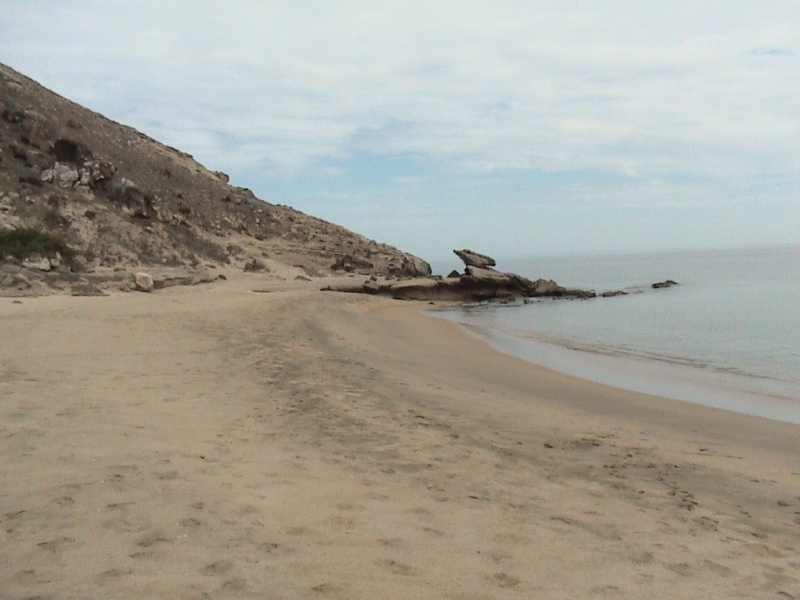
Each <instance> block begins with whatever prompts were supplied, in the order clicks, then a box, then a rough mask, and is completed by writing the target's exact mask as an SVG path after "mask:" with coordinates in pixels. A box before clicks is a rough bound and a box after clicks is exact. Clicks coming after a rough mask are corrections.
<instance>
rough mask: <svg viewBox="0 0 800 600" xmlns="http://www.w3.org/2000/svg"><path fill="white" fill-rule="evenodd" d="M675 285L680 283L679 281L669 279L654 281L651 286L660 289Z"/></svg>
mask: <svg viewBox="0 0 800 600" xmlns="http://www.w3.org/2000/svg"><path fill="white" fill-rule="evenodd" d="M673 285H678V282H677V281H672V279H667V280H666V281H659V282H658V283H654V284H653V285H652V286H651V287H652V288H653V289H654V290H658V289H661V288H668V287H672V286H673Z"/></svg>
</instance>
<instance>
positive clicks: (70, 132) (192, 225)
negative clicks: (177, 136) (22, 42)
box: [0, 65, 430, 285]
mask: <svg viewBox="0 0 800 600" xmlns="http://www.w3.org/2000/svg"><path fill="white" fill-rule="evenodd" d="M12 231H17V232H25V233H26V234H34V235H35V234H38V233H41V234H44V235H45V236H51V238H52V239H51V241H52V240H56V241H57V242H58V243H63V244H64V245H65V247H66V248H69V251H70V253H71V254H73V255H72V256H70V257H69V260H68V261H67V260H65V257H64V256H62V254H61V253H60V252H59V253H57V254H58V256H55V255H54V256H43V255H42V251H41V250H31V251H30V254H32V256H24V257H23V256H21V255H20V253H19V252H18V253H16V255H15V256H12V254H10V253H9V251H8V250H7V249H6V251H5V252H0V263H4V264H6V265H9V264H11V265H12V267H13V266H14V265H16V266H17V267H22V264H21V263H22V261H23V259H26V260H27V261H28V263H27V264H28V266H27V267H22V268H35V267H32V266H31V265H33V264H34V263H38V264H39V266H41V270H45V265H44V264H43V262H42V261H43V260H44V259H47V260H49V261H50V262H51V265H50V266H51V267H52V268H53V269H61V270H62V271H74V270H81V269H84V270H85V269H88V270H92V269H94V268H102V267H106V268H112V269H113V268H117V269H118V270H119V269H124V268H127V269H135V268H139V267H147V266H155V265H158V266H160V267H174V268H195V267H218V266H223V265H225V266H231V267H238V268H245V267H247V268H249V269H254V270H260V269H264V268H267V264H268V263H269V262H270V261H277V262H279V263H282V264H286V265H291V266H294V267H298V268H300V269H302V270H303V271H305V273H306V274H308V275H312V276H313V275H326V274H330V273H331V272H337V271H339V272H354V273H362V274H375V275H382V276H394V277H410V276H420V275H429V274H430V267H429V265H428V264H427V263H426V262H425V261H423V260H421V259H419V258H417V257H415V256H412V255H409V254H406V253H404V252H401V251H400V250H398V249H396V248H394V247H391V246H388V245H386V244H381V243H378V242H376V241H373V240H370V239H367V238H365V237H363V236H360V235H358V234H355V233H353V232H351V231H348V230H346V229H344V228H343V227H339V226H337V225H334V224H332V223H328V222H325V221H323V220H321V219H316V218H314V217H311V216H308V215H305V214H303V213H301V212H299V211H296V210H294V209H292V208H290V207H287V206H281V205H274V204H270V203H267V202H264V201H262V200H259V199H258V198H256V197H255V195H254V194H253V193H252V192H251V191H250V190H248V189H245V188H241V187H236V186H234V185H231V184H230V183H229V182H228V177H227V176H226V175H225V174H223V173H220V172H214V171H211V170H209V169H207V168H206V167H204V166H203V165H201V164H199V163H198V162H197V161H195V160H194V159H193V158H192V157H191V156H190V155H188V154H186V153H184V152H181V151H180V150H177V149H175V148H171V147H168V146H165V145H163V144H161V143H159V142H157V141H155V140H153V139H151V138H149V137H148V136H146V135H144V134H142V133H140V132H138V131H136V130H134V129H132V128H130V127H126V126H124V125H121V124H119V123H115V122H113V121H110V120H108V119H106V118H105V117H103V116H102V115H99V114H97V113H95V112H92V111H90V110H88V109H86V108H84V107H82V106H79V105H77V104H75V103H73V102H70V101H69V100H66V99H65V98H62V97H60V96H58V95H57V94H55V93H53V92H51V91H49V90H47V89H45V88H43V87H42V86H40V85H39V84H37V83H36V82H34V81H32V80H30V79H28V78H27V77H25V76H23V75H21V74H19V73H17V72H15V71H13V70H12V69H10V68H8V67H6V66H4V65H0V236H3V235H5V236H7V235H8V233H9V232H12ZM18 237H19V236H18ZM3 247H4V246H3V245H2V244H0V251H1V250H3ZM24 253H25V252H24V251H23V252H22V254H24ZM10 271H13V268H10V269H7V270H6V273H8V272H10ZM2 279H3V277H2V275H1V274H0V280H2ZM13 285H16V284H13Z"/></svg>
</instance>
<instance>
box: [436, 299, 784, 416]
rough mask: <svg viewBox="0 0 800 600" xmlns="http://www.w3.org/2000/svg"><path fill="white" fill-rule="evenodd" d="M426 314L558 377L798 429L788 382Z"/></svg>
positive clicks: (438, 313)
mask: <svg viewBox="0 0 800 600" xmlns="http://www.w3.org/2000/svg"><path fill="white" fill-rule="evenodd" d="M426 314H428V315H430V316H432V317H434V318H439V319H443V320H445V321H448V322H450V323H453V324H454V325H456V326H457V327H459V328H460V329H462V330H463V331H464V332H465V333H467V334H468V335H470V336H473V337H475V338H477V339H480V340H483V341H485V342H486V343H487V344H488V345H489V346H490V347H491V348H493V349H494V350H496V351H498V352H502V353H504V354H507V355H509V356H514V357H516V358H520V359H522V360H525V361H527V362H530V363H532V364H535V365H538V366H541V367H543V368H546V369H551V370H553V371H555V372H558V373H561V374H564V375H570V376H573V377H578V378H580V379H585V380H587V381H591V382H594V383H599V384H603V385H609V386H612V387H616V388H620V389H623V390H627V391H631V392H637V393H641V394H648V395H654V396H660V397H663V398H665V399H668V400H675V401H678V402H687V403H691V404H697V405H700V406H705V407H709V408H717V409H721V410H726V411H731V412H736V413H740V414H744V415H749V416H754V417H761V418H766V419H771V420H775V421H781V422H785V423H792V424H796V425H798V424H800V400H796V399H793V398H792V397H790V396H789V395H785V394H791V393H792V392H793V391H794V388H793V387H792V385H791V384H790V383H788V382H781V381H769V382H768V383H766V382H764V381H758V383H760V385H761V386H762V387H761V388H760V389H755V388H754V387H753V383H754V381H753V380H754V379H756V377H755V376H745V375H738V374H736V373H724V372H719V371H708V370H703V369H697V368H694V367H692V366H691V365H688V364H687V365H682V364H677V363H676V364H673V363H669V362H668V361H664V360H659V359H649V358H647V357H645V356H635V355H624V354H620V353H614V352H611V351H609V352H602V351H599V350H598V351H593V350H587V349H582V348H570V347H567V346H564V345H560V344H557V343H553V342H547V341H543V340H537V339H533V338H522V337H518V336H514V335H511V334H507V333H504V332H501V331H498V330H494V329H490V328H488V327H481V326H476V325H471V324H466V323H461V322H459V321H458V319H457V317H452V316H450V315H448V314H447V310H435V309H434V310H428V311H426ZM765 388H769V389H765Z"/></svg>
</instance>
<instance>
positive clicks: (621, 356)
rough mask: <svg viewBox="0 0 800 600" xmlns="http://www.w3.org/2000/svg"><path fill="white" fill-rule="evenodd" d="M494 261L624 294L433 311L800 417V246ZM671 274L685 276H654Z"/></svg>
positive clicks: (542, 356)
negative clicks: (666, 283) (668, 283)
mask: <svg viewBox="0 0 800 600" xmlns="http://www.w3.org/2000/svg"><path fill="white" fill-rule="evenodd" d="M497 268H498V269H499V270H502V271H508V272H514V273H518V274H520V275H523V276H525V277H528V278H531V279H538V278H540V277H541V278H545V279H554V280H555V281H556V282H558V283H559V284H560V285H563V286H566V287H568V288H579V289H585V290H593V291H595V292H597V293H598V294H600V293H602V292H604V291H612V290H623V291H625V292H626V295H623V296H617V297H614V298H595V299H590V300H565V299H542V300H537V301H533V302H528V303H524V302H514V303H510V304H498V303H482V304H473V305H466V306H459V307H448V308H446V309H443V310H435V311H431V313H432V314H434V315H435V316H439V317H443V318H446V319H448V320H450V321H453V322H455V323H457V324H459V325H460V326H462V327H463V328H464V329H466V330H467V331H468V332H469V333H470V334H472V335H474V336H476V337H479V338H481V339H483V340H485V341H487V342H488V343H489V344H490V345H492V346H493V347H495V348H497V349H498V350H501V351H503V352H506V353H509V354H512V355H514V356H517V357H519V358H522V359H525V360H527V361H529V362H532V363H535V364H538V365H541V366H544V367H547V368H550V369H553V370H555V371H559V372H562V373H566V374H569V375H574V376H577V377H581V378H584V379H589V380H592V381H596V382H599V383H604V384H608V385H612V386H615V387H619V388H623V389H627V390H632V391H636V392H642V393H648V394H653V395H657V396H663V397H666V398H671V399H674V400H681V401H686V402H692V403H696V404H701V405H704V406H711V407H715V408H721V409H724V410H732V411H736V412H740V413H744V414H749V415H754V416H759V417H764V418H769V419H774V420H779V421H786V422H792V423H800V246H782V247H769V248H744V249H726V250H706V251H682V252H662V253H647V254H618V255H603V256H565V257H534V258H517V259H509V260H505V261H502V262H499V264H498V267H497ZM666 279H672V280H674V281H677V282H678V285H677V286H674V287H671V288H668V289H653V288H652V287H651V286H652V284H653V283H655V282H659V281H663V280H666Z"/></svg>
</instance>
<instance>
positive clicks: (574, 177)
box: [0, 0, 800, 260]
mask: <svg viewBox="0 0 800 600" xmlns="http://www.w3.org/2000/svg"><path fill="white" fill-rule="evenodd" d="M0 15H2V17H0V62H3V63H6V64H7V65H9V66H11V67H13V68H15V69H17V70H19V71H21V72H23V73H24V74H26V75H28V76H30V77H32V78H34V79H36V80H38V81H39V82H41V83H43V84H44V85H46V86H47V87H49V88H51V89H53V90H55V91H57V92H58V93H60V94H62V95H64V96H67V97H68V98H70V99H72V100H75V101H77V102H79V103H81V104H83V105H85V106H88V107H90V108H92V109H94V110H97V111H99V112H101V113H103V114H105V115H106V116H109V117H111V118H113V119H115V120H117V121H120V122H123V123H125V124H128V125H132V126H134V127H136V128H138V129H141V130H142V131H144V132H146V133H147V134H149V135H151V136H153V137H155V138H156V139H159V140H161V141H163V142H165V143H167V144H169V145H172V146H177V147H179V148H181V149H183V150H185V151H187V152H189V153H191V154H193V155H194V156H195V158H197V159H198V160H199V161H200V162H202V163H203V164H205V165H206V166H207V167H209V168H211V169H215V170H222V171H225V172H227V173H229V174H230V175H231V180H232V183H235V184H237V185H242V186H246V187H250V188H252V189H253V191H254V192H255V193H256V195H257V196H259V197H261V198H263V199H265V200H267V201H270V202H275V203H280V204H289V205H291V206H294V207H295V208H297V209H299V210H302V211H304V212H307V213H310V214H314V215H316V216H320V217H323V218H326V219H329V220H332V221H334V222H337V223H339V224H342V225H345V226H347V227H349V228H351V229H354V230H356V231H358V232H359V233H363V234H365V235H367V236H368V237H371V238H375V239H378V240H379V241H385V242H388V243H391V244H394V245H397V246H400V247H401V248H403V249H404V250H408V251H411V252H414V253H416V254H419V255H421V256H423V257H425V258H428V259H429V260H436V259H438V258H440V257H444V256H447V255H448V254H449V253H450V250H451V249H452V248H456V247H471V248H473V249H475V250H479V251H484V252H487V253H489V254H492V255H495V256H500V257H503V256H505V257H510V256H523V255H547V254H580V253H614V252H626V251H651V250H652V251H658V250H665V249H695V248H710V247H730V246H739V245H768V244H782V243H792V244H798V243H800V2H797V1H796V0H785V1H781V0H763V1H758V2H755V1H752V0H743V1H738V0H724V1H715V0H705V1H682V0H670V1H666V0H665V1H661V2H643V1H642V0H632V1H628V0H607V1H604V2H597V1H595V0H560V1H544V0H542V1H530V2H523V1H506V2H503V1H502V0H501V1H494V2H491V3H490V2H488V1H483V2H471V1H469V0H462V1H445V0H443V1H440V2H430V1H425V2H417V1H414V0H406V1H403V2H393V1H386V0H383V1H381V2H345V1H335V0H325V1H306V2H303V1H300V0H297V1H291V2H289V1H287V2H281V1H266V2H251V1H238V0H233V1H231V0H229V1H228V2H225V3H217V2H201V1H195V2H188V1H184V2H179V1H171V0H159V1H155V2H151V1H143V0H138V1H136V2H133V1H123V0H118V1H114V2H110V1H108V0H104V1H100V2H91V1H80V2H75V1H69V0H58V1H54V2H51V1H47V0H39V1H31V0H20V1H15V0H0Z"/></svg>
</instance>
